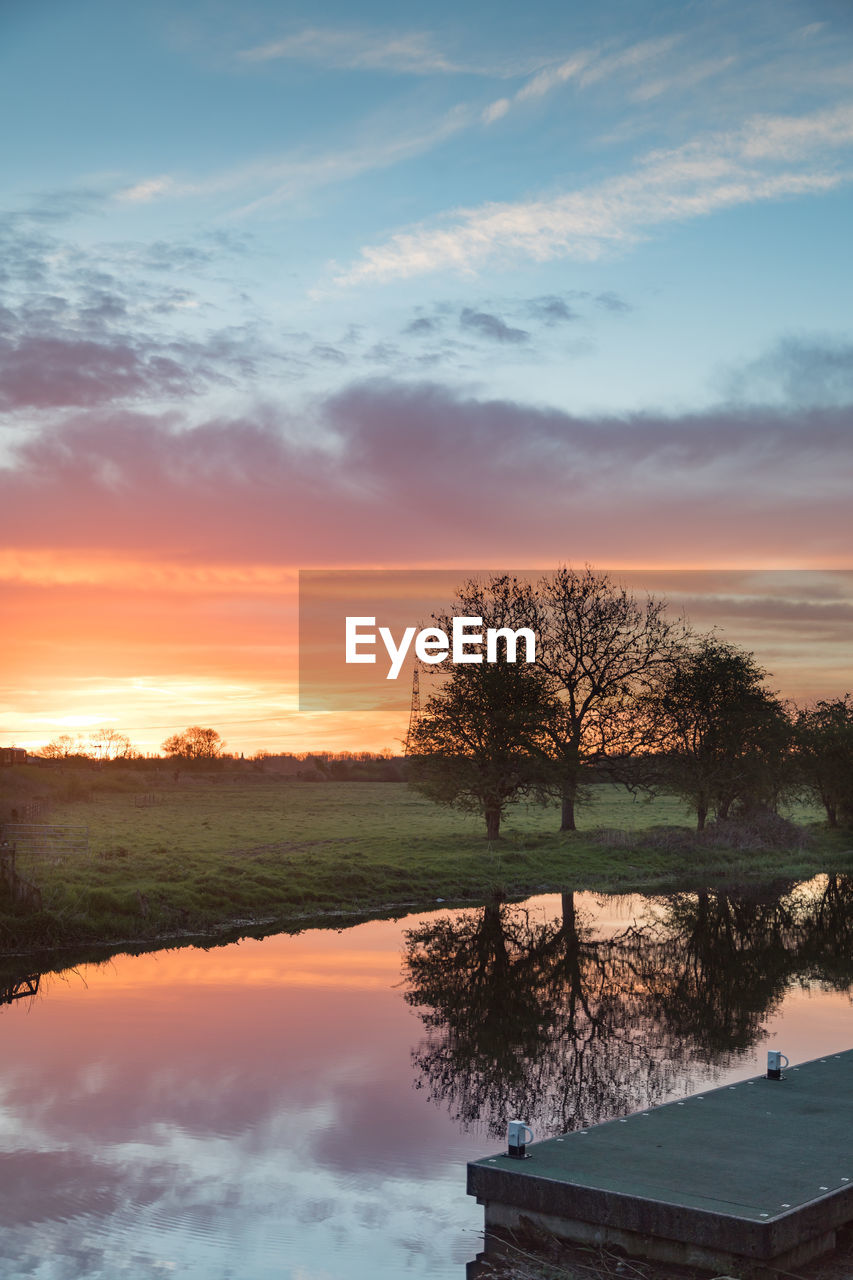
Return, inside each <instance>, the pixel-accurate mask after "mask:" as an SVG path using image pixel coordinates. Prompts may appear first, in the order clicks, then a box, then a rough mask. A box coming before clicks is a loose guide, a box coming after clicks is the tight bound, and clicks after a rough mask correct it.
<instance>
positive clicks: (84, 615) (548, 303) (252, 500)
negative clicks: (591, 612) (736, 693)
mask: <svg viewBox="0 0 853 1280" xmlns="http://www.w3.org/2000/svg"><path fill="white" fill-rule="evenodd" d="M0 110H2V114H3V118H4V119H5V120H6V121H10V120H14V121H15V128H14V129H7V130H6V131H5V134H4V138H3V142H2V144H0V145H2V163H0V418H1V420H2V425H1V426H0V519H2V529H3V538H2V545H0V596H2V602H3V603H2V609H3V614H4V617H5V619H6V624H5V626H4V628H3V651H4V662H3V666H2V669H0V741H2V742H3V743H13V742H14V743H18V744H22V745H30V746H37V745H39V744H40V743H43V742H46V741H47V740H49V739H50V738H52V737H55V736H56V735H57V734H59V733H71V734H76V733H88V732H90V731H95V730H97V729H100V728H104V727H108V728H113V729H116V730H118V731H120V732H125V733H127V734H128V736H129V737H130V738H131V740H132V741H133V742H134V743H135V744H136V745H137V746H138V747H140V748H141V749H143V750H156V749H157V747H158V746H159V744H160V742H162V740H163V739H164V738H165V737H166V736H168V734H170V733H173V732H175V731H176V730H179V729H181V728H183V727H185V726H186V725H187V724H192V723H203V724H210V725H213V726H215V727H217V728H219V729H220V731H221V733H222V735H223V737H224V738H225V739H226V741H227V743H228V745H229V747H230V748H231V749H233V750H237V751H243V750H244V751H246V752H247V753H249V752H252V751H255V750H258V749H266V750H276V749H279V748H281V749H285V750H300V749H307V748H317V747H330V748H345V747H349V748H353V749H355V748H359V747H372V748H375V749H380V748H382V747H391V748H392V749H394V748H395V746H398V745H399V740H400V738H402V737H403V736H404V734H405V723H404V722H400V723H399V724H398V723H397V721H396V720H395V719H394V717H393V716H392V717H391V718H388V717H387V716H384V715H382V716H381V715H378V714H377V716H375V717H374V719H373V720H371V719H370V717H364V716H362V717H361V718H360V719H358V718H353V717H347V716H343V715H338V716H337V717H336V716H335V714H334V710H333V709H332V710H331V711H329V712H325V713H323V714H322V715H320V714H318V715H311V714H306V713H300V712H299V711H298V710H297V700H296V635H297V630H296V618H297V595H296V588H297V581H298V571H299V570H300V569H317V568H336V569H341V568H342V569H347V568H358V569H361V568H402V569H407V568H426V567H429V568H441V567H456V566H461V567H463V568H464V567H465V566H477V567H478V568H489V567H496V568H497V567H504V566H508V565H509V566H525V567H534V568H536V567H541V568H553V567H555V566H556V565H557V564H559V563H570V564H576V565H582V564H584V563H591V564H592V565H594V566H600V567H607V568H611V569H614V570H619V569H626V570H628V569H631V570H639V569H648V570H650V571H655V572H658V571H662V570H665V569H671V570H674V569H678V570H681V571H687V570H693V569H701V570H703V571H708V570H721V569H727V570H734V569H741V570H747V569H748V570H750V571H755V570H776V571H779V570H809V571H813V572H815V573H816V574H818V577H820V573H823V571H827V570H835V571H838V570H841V569H849V568H851V567H853V564H851V560H853V556H851V535H850V517H849V505H850V492H851V447H850V446H851V404H853V332H851V320H850V302H849V300H850V297H851V274H853V265H851V254H850V251H849V239H850V235H849V228H850V226H851V223H853V217H852V216H851V215H852V214H853V208H851V179H853V12H851V9H850V6H849V3H848V2H847V0H746V2H744V0H739V2H738V3H729V2H728V0H705V2H703V3H692V2H691V0H679V3H657V4H650V3H648V2H647V0H644V2H643V3H638V2H636V0H635V2H631V0H605V2H604V3H601V4H598V5H595V6H590V5H587V4H581V3H575V2H571V3H566V4H563V5H560V6H556V5H553V4H550V3H542V2H541V0H532V2H531V3H528V4H527V5H525V6H523V7H521V8H519V7H518V6H511V5H507V4H499V3H490V4H489V5H488V6H487V5H485V4H479V3H470V4H467V5H465V6H461V7H460V6H458V5H449V4H446V3H441V2H437V3H434V4H433V5H431V6H430V7H429V9H428V10H423V9H418V10H417V11H415V10H414V9H413V10H412V11H411V13H409V12H407V11H406V10H405V8H401V7H400V6H399V5H396V4H395V5H391V4H387V3H372V4H368V3H363V4H359V5H352V4H348V5H343V4H331V3H325V2H324V0H320V2H319V3H314V4H312V5H311V6H308V5H307V4H304V5H302V4H299V3H289V4H287V5H284V6H283V5H281V4H271V3H263V2H258V0H247V2H246V3H242V4H241V5H239V6H234V5H228V4H225V3H214V2H213V0H196V2H195V3H192V2H188V3H184V4H182V5H180V6H175V5H173V4H165V3H159V2H158V0H153V2H151V3H148V4H146V5H145V6H126V5H115V4H112V3H106V2H103V3H102V2H100V0H79V2H78V3H76V4H75V5H73V6H70V5H67V4H62V3H59V2H58V0H54V2H52V0H35V2H33V0H30V2H29V3H22V2H21V0H6V2H5V3H4V4H3V6H2V8H0ZM706 581H707V580H706ZM786 581H787V580H786ZM799 581H800V583H801V584H802V580H799ZM815 581H817V579H815ZM820 581H821V582H822V583H824V585H825V584H826V583H827V582H828V581H831V583H832V584H833V585H832V587H831V589H829V594H828V595H827V594H824V595H823V596H821V597H820V600H819V601H818V603H817V604H816V603H815V600H816V599H817V597H815V595H814V590H812V591H811V595H810V594H809V592H806V593H805V595H803V593H802V592H800V594H796V593H795V596H794V597H792V596H791V595H790V592H789V593H788V595H784V593H783V595H784V599H785V600H786V601H787V603H788V606H790V607H789V613H790V610H791V609H793V610H794V612H795V613H796V614H797V617H798V618H799V623H798V625H800V624H803V619H805V620H806V621H805V623H804V624H803V625H804V626H805V630H806V631H808V618H809V616H810V614H809V610H810V609H812V610H813V609H814V608H817V607H820V608H821V609H823V610H824V615H823V616H824V617H825V616H827V615H826V613H825V610H826V609H827V608H829V609H834V610H835V614H836V619H835V621H836V623H837V627H841V628H842V629H843V628H846V632H845V634H849V628H850V621H851V618H853V608H851V604H850V593H849V591H848V590H847V588H846V587H845V589H844V591H843V592H842V593H841V595H840V596H839V594H838V592H837V590H836V588H837V585H838V579H837V578H835V579H827V578H825V577H823V578H820ZM814 585H815V584H814V582H813V583H812V588H814ZM765 594H766V593H765ZM747 597H748V599H750V600H753V601H754V600H755V593H754V592H753V593H751V594H750V592H749V591H748V592H747ZM763 599H764V596H762V600H763ZM809 601H811V603H809ZM706 603H707V602H706ZM724 612H725V610H724ZM729 612H731V610H729ZM700 613H703V616H704V613H710V614H713V610H712V609H711V610H708V609H704V612H703V610H700ZM742 613H743V611H742V610H741V614H742ZM766 613H767V607H766V601H765V603H762V604H761V605H760V607H759V606H757V605H756V609H755V618H753V619H752V620H751V621H750V620H747V622H748V625H746V624H745V626H744V629H743V634H744V635H746V636H748V638H749V639H750V640H752V639H753V637H754V636H756V635H757V637H758V638H757V641H756V652H757V656H758V657H759V658H764V652H763V650H762V648H761V635H760V634H759V633H758V632H756V630H755V626H754V625H753V623H754V622H756V619H759V615H760V616H765V615H766ZM778 615H779V611H778V608H777V611H776V617H777V620H778ZM759 620H760V619H759ZM800 629H801V631H802V629H803V626H800ZM759 631H760V628H759ZM728 634H731V635H732V638H735V639H737V638H738V636H739V635H740V634H741V633H740V632H738V631H737V629H735V631H734V632H732V633H729V632H727V635H728ZM767 653H768V655H769V656H770V657H772V656H773V650H772V645H771V646H770V647H769V648H768V650H767ZM764 660H765V661H766V660H767V659H766V658H765V659H764ZM808 662H809V645H808V644H804V645H803V647H802V650H801V668H802V670H801V675H800V677H799V678H798V679H793V680H792V681H790V682H789V685H788V687H787V688H786V689H783V690H782V691H783V692H789V691H792V692H793V691H794V686H796V692H797V693H798V694H808V693H810V692H811V693H813V694H816V693H830V692H832V691H834V692H838V693H841V692H843V691H844V690H843V689H842V688H840V687H839V688H834V686H833V690H830V689H829V687H826V688H824V686H819V687H818V685H813V687H812V686H809V682H808V679H807V677H806V674H805V673H806V671H807V668H808ZM836 675H837V672H836ZM399 718H400V717H399V716H398V720H399ZM402 720H403V721H405V714H403V716H402Z"/></svg>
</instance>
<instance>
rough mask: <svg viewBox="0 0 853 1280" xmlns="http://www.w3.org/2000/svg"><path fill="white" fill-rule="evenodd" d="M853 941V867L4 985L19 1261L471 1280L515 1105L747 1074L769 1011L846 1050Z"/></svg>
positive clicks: (670, 1088) (9, 1159)
mask: <svg viewBox="0 0 853 1280" xmlns="http://www.w3.org/2000/svg"><path fill="white" fill-rule="evenodd" d="M851 941H853V883H851V881H850V880H849V879H847V878H843V877H835V878H829V879H827V878H822V879H821V880H820V881H817V882H815V883H814V884H812V885H810V886H799V887H797V886H791V885H777V886H776V887H775V888H774V890H773V891H772V892H771V893H770V894H768V895H764V896H759V895H754V894H753V895H750V894H745V893H732V892H729V893H723V892H719V891H718V892H714V893H708V894H704V895H700V896H696V895H692V896H688V895H683V896H675V897H671V898H666V899H663V898H659V899H646V900H644V899H640V898H630V899H623V900H619V899H613V898H599V899H595V898H592V897H591V896H590V895H587V894H577V895H574V894H570V893H569V894H565V895H563V897H562V898H559V897H549V898H542V899H537V900H532V901H531V902H529V903H526V904H523V905H521V906H519V905H509V904H505V903H499V902H494V903H491V904H490V905H489V906H487V907H485V908H482V909H480V910H476V911H443V912H441V913H438V914H436V913H431V914H429V915H426V914H424V915H420V916H415V917H409V918H408V919H407V920H405V921H402V922H394V921H373V922H369V923H366V924H361V925H358V926H357V927H354V928H351V929H347V930H345V931H339V932H335V931H331V930H327V931H320V930H314V931H311V932H306V933H304V934H301V935H299V936H286V935H282V936H278V937H271V938H267V939H264V940H263V941H255V940H245V941H243V942H242V943H240V944H232V945H228V946H223V947H219V948H213V949H211V950H209V951H204V950H201V949H198V948H191V947H187V948H185V949H183V950H179V951H171V952H160V953H156V954H147V955H137V956H121V957H116V958H115V959H114V960H112V961H111V962H110V963H109V964H107V965H102V966H96V965H81V966H80V968H79V970H77V971H73V972H69V973H66V974H64V975H62V976H61V977H57V976H56V975H52V976H48V977H47V978H45V977H42V978H41V979H39V977H38V975H35V974H32V973H27V972H25V971H23V970H22V971H21V972H20V973H19V974H12V973H10V974H8V975H7V976H6V977H4V978H3V980H2V988H0V998H2V999H3V1001H4V1004H3V1005H2V1007H0V1041H2V1046H3V1048H2V1061H0V1185H2V1190H3V1195H2V1196H0V1257H2V1259H3V1262H2V1265H0V1271H2V1274H3V1276H4V1278H5V1277H31V1278H34V1280H82V1278H83V1277H86V1280H89V1277H99V1276H103V1277H114V1276H127V1277H131V1278H134V1277H136V1276H140V1277H142V1276H144V1277H149V1276H152V1275H160V1274H171V1273H177V1274H180V1275H182V1276H185V1277H190V1278H192V1280H195V1278H198V1280H201V1278H202V1277H203V1278H204V1280H225V1277H234V1280H266V1278H267V1277H276V1278H277V1280H282V1278H283V1280H328V1278H329V1277H334V1278H336V1280H337V1277H347V1280H362V1277H364V1278H365V1280H366V1278H367V1277H370V1278H371V1280H373V1278H374V1277H376V1280H392V1277H393V1278H394V1280H397V1277H399V1276H400V1275H402V1274H406V1273H408V1274H412V1275H414V1276H422V1277H429V1278H430V1280H451V1278H453V1280H461V1276H462V1274H463V1271H464V1265H463V1264H464V1262H465V1260H466V1259H467V1258H469V1257H471V1256H472V1255H473V1254H474V1253H476V1252H477V1248H478V1243H477V1241H478V1234H479V1231H480V1229H481V1226H482V1219H481V1210H479V1209H478V1208H477V1206H476V1205H475V1204H474V1202H473V1201H472V1200H469V1199H468V1198H467V1197H466V1196H465V1194H464V1186H465V1175H464V1166H465V1162H466V1161H467V1160H468V1159H472V1158H476V1157H478V1156H481V1155H483V1154H484V1153H485V1152H486V1151H487V1150H488V1149H489V1148H490V1147H491V1146H492V1145H493V1142H494V1138H493V1137H490V1136H489V1135H497V1134H499V1133H500V1134H501V1135H502V1133H503V1126H504V1123H505V1121H506V1119H507V1118H508V1116H509V1114H510V1113H512V1112H518V1113H520V1114H521V1115H522V1116H524V1117H525V1118H529V1119H531V1120H533V1121H534V1124H535V1126H536V1127H537V1128H538V1130H539V1131H540V1132H544V1131H545V1130H546V1129H548V1128H550V1129H555V1128H569V1127H571V1126H573V1125H577V1124H581V1123H583V1124H588V1123H590V1122H592V1121H594V1120H596V1119H599V1118H602V1117H604V1116H607V1115H612V1114H614V1113H616V1112H619V1111H625V1110H629V1109H635V1108H637V1107H639V1106H646V1105H649V1104H650V1103H653V1102H656V1101H661V1100H663V1099H664V1098H666V1097H668V1096H672V1094H674V1093H679V1092H686V1091H689V1090H692V1089H695V1088H699V1087H702V1086H704V1085H705V1084H706V1083H707V1082H708V1081H709V1080H710V1079H712V1078H713V1077H714V1076H715V1075H719V1073H720V1072H725V1071H726V1070H730V1071H731V1072H732V1074H733V1075H741V1074H746V1073H747V1072H748V1071H752V1070H754V1069H755V1067H754V1065H753V1063H754V1062H755V1061H757V1059H758V1058H759V1056H760V1054H761V1052H762V1050H763V1046H764V1043H765V1042H766V1036H767V1034H768V1033H769V1030H770V1029H772V1028H771V1027H770V1025H769V1024H770V1023H772V1021H773V1020H774V1019H776V1020H778V1019H785V1022H784V1027H785V1040H784V1048H785V1051H786V1052H788V1053H789V1055H790V1056H791V1057H792V1059H793V1060H797V1058H802V1057H808V1056H815V1054H819V1053H823V1052H828V1051H829V1050H831V1049H835V1050H837V1049H839V1048H847V1047H849V1046H850V1043H851V1042H853V1037H851V1036H850V1034H849V1027H848V1023H849V1012H848V1010H849V999H848V994H847V993H848V991H849V989H850V986H851V983H853V960H851V956H853V948H851ZM401 954H402V961H403V976H404V981H403V983H402V984H401V982H400V964H401ZM413 1084H414V1085H415V1088H413V1087H412V1086H413Z"/></svg>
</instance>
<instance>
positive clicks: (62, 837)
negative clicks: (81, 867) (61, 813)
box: [0, 822, 89, 858]
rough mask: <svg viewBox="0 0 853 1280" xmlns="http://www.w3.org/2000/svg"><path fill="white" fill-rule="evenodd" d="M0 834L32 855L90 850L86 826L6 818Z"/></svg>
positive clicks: (53, 855) (66, 854)
mask: <svg viewBox="0 0 853 1280" xmlns="http://www.w3.org/2000/svg"><path fill="white" fill-rule="evenodd" d="M0 838H2V839H3V840H4V841H7V842H8V843H9V844H11V845H15V846H17V850H18V853H19V854H22V853H23V854H28V855H29V856H30V857H34V858H68V857H72V856H74V855H75V854H84V853H88V852H89V828H88V827H69V826H55V825H51V824H50V823H47V822H7V823H5V824H4V826H3V827H2V828H0Z"/></svg>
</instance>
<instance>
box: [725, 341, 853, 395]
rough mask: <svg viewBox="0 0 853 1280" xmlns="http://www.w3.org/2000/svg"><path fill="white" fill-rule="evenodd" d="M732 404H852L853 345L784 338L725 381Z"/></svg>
mask: <svg viewBox="0 0 853 1280" xmlns="http://www.w3.org/2000/svg"><path fill="white" fill-rule="evenodd" d="M725 386H726V390H727V391H728V394H729V395H730V396H731V397H732V399H734V400H738V401H746V402H748V403H752V404H756V403H763V404H773V403H787V404H793V405H808V406H834V405H851V404H853V343H850V342H848V341H845V340H843V339H839V338H833V337H829V336H818V337H806V336H799V337H796V336H790V337H786V338H782V339H781V340H780V341H779V342H778V343H776V345H775V346H774V347H773V348H771V350H770V351H767V352H765V353H764V354H763V355H761V356H759V357H758V358H757V359H756V360H752V361H749V362H748V363H746V364H744V365H742V366H741V368H739V369H736V370H733V371H732V372H731V373H730V374H729V375H728V377H727V378H726V380H725Z"/></svg>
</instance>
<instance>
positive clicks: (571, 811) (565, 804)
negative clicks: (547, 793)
mask: <svg viewBox="0 0 853 1280" xmlns="http://www.w3.org/2000/svg"><path fill="white" fill-rule="evenodd" d="M577 790H578V784H577V782H576V780H575V779H574V778H566V780H565V781H564V782H563V797H562V812H561V818H560V830H561V831H577V827H576V826H575V796H576V795H577Z"/></svg>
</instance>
